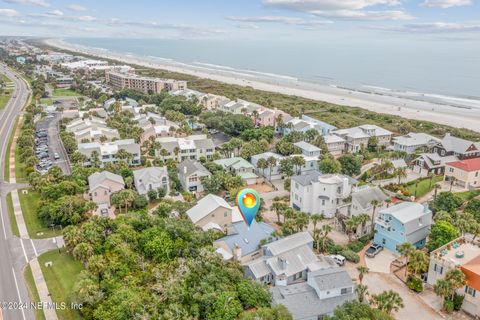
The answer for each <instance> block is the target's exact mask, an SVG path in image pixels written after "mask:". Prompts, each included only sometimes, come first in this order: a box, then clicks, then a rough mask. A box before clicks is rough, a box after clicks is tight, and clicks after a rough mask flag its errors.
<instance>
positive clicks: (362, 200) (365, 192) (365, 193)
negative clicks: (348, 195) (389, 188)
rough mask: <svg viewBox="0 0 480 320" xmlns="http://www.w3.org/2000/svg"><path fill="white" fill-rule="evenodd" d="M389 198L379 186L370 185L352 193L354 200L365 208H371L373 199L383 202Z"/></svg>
mask: <svg viewBox="0 0 480 320" xmlns="http://www.w3.org/2000/svg"><path fill="white" fill-rule="evenodd" d="M388 198H389V196H388V195H386V194H385V192H383V191H382V190H381V189H380V188H379V187H369V188H365V189H361V190H359V191H357V192H354V193H352V200H353V201H356V202H357V203H358V204H359V205H360V206H361V207H362V208H363V209H366V208H369V207H370V206H371V202H372V201H373V200H377V201H378V202H383V201H385V200H387V199H388Z"/></svg>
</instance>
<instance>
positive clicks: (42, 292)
mask: <svg viewBox="0 0 480 320" xmlns="http://www.w3.org/2000/svg"><path fill="white" fill-rule="evenodd" d="M21 120H22V116H20V118H19V120H18V126H17V129H16V131H15V135H14V136H13V139H12V146H11V148H10V150H9V152H10V181H9V182H10V183H16V179H15V148H16V145H17V138H18V135H19V133H20V127H21ZM11 194H12V203H13V211H14V213H15V220H17V225H18V231H19V234H20V238H23V239H28V238H29V235H28V231H27V226H26V224H25V219H24V218H23V212H22V207H21V206H20V200H19V198H18V190H17V189H14V190H12V191H11ZM30 268H31V269H32V274H33V279H34V282H35V286H36V287H37V291H38V296H39V298H40V301H41V302H43V303H44V304H47V305H53V302H52V299H51V297H50V292H49V291H48V287H47V283H46V282H45V278H44V277H43V273H42V269H41V268H40V264H39V263H38V260H37V257H35V258H34V259H32V260H31V261H30ZM43 313H44V315H45V319H46V320H57V319H58V317H57V313H56V312H55V309H52V308H47V307H46V308H44V309H43Z"/></svg>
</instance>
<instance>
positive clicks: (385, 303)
mask: <svg viewBox="0 0 480 320" xmlns="http://www.w3.org/2000/svg"><path fill="white" fill-rule="evenodd" d="M370 303H371V304H372V305H374V306H376V308H377V309H378V310H381V311H383V312H386V313H387V314H388V315H391V313H392V311H398V310H399V309H400V308H403V307H404V304H403V299H402V297H400V295H399V294H398V292H395V291H393V290H388V291H384V292H382V293H380V294H374V295H372V298H371V299H370Z"/></svg>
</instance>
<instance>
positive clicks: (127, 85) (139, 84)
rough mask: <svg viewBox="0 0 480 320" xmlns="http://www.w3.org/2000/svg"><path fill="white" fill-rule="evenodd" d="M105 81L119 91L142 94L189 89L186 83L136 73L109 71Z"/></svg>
mask: <svg viewBox="0 0 480 320" xmlns="http://www.w3.org/2000/svg"><path fill="white" fill-rule="evenodd" d="M105 80H106V81H107V83H108V84H109V85H111V86H112V87H115V88H119V89H133V90H137V91H141V92H152V93H160V92H161V91H164V90H165V91H169V92H170V91H177V90H185V89H186V88H187V82H186V81H180V80H173V79H163V78H152V77H145V76H139V75H136V74H134V73H124V72H118V71H107V72H106V73H105Z"/></svg>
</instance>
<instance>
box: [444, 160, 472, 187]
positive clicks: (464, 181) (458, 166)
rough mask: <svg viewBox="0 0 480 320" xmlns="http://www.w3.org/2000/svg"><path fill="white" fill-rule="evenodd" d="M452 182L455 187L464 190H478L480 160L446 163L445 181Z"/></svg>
mask: <svg viewBox="0 0 480 320" xmlns="http://www.w3.org/2000/svg"><path fill="white" fill-rule="evenodd" d="M452 179H453V180H454V184H455V185H456V186H459V187H462V188H465V189H466V190H469V189H474V188H480V158H472V159H465V160H458V161H454V162H447V163H446V164H445V181H451V180H452Z"/></svg>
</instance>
